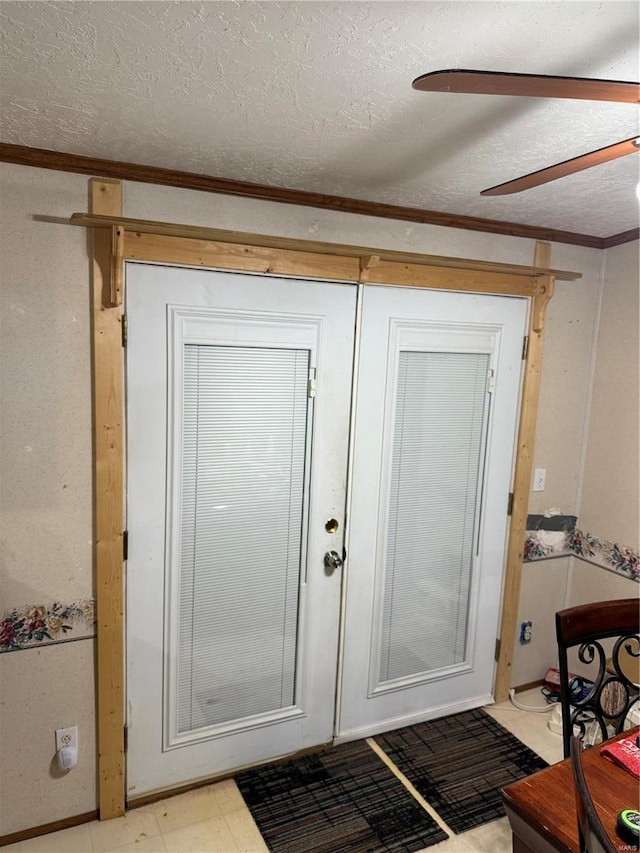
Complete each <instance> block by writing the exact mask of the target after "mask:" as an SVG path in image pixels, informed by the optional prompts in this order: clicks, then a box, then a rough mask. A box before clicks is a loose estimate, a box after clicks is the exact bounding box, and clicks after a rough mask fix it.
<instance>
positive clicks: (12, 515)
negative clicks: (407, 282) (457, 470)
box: [0, 164, 602, 835]
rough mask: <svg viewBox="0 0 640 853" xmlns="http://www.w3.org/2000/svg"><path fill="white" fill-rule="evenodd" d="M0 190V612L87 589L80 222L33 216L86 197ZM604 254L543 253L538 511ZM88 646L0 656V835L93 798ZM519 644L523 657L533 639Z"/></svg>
mask: <svg viewBox="0 0 640 853" xmlns="http://www.w3.org/2000/svg"><path fill="white" fill-rule="evenodd" d="M0 190H1V193H2V204H1V205H0V253H1V255H0V272H1V274H2V287H1V289H0V309H1V312H2V314H1V316H2V335H1V338H0V347H1V351H0V356H1V358H2V374H1V383H2V385H1V389H0V392H1V395H2V412H1V422H0V428H1V430H2V447H1V451H0V481H1V482H2V484H3V486H2V494H1V508H2V535H1V552H0V556H1V559H2V564H1V567H0V602H1V607H2V610H3V611H4V610H6V609H9V608H12V607H23V606H25V605H30V604H40V603H43V604H44V603H49V602H51V601H53V600H54V599H59V600H63V601H73V600H76V599H78V598H83V597H86V596H87V595H89V594H90V591H91V589H92V556H91V547H90V544H89V543H90V540H91V537H92V530H91V430H90V425H91V408H90V346H89V341H90V338H89V332H90V326H89V265H88V257H87V251H86V235H85V232H84V230H83V229H81V228H74V227H71V226H66V225H61V224H52V223H45V222H37V221H34V219H33V216H34V215H48V216H54V217H67V216H69V215H70V214H71V213H73V212H75V211H83V210H86V209H87V197H88V192H87V179H86V178H84V177H82V176H76V175H69V174H64V173H59V172H50V171H46V170H38V169H30V168H28V167H22V166H13V165H8V164H1V165H0ZM124 205H125V207H124V213H125V215H126V216H128V217H140V218H148V219H156V220H167V221H172V222H184V223H191V224H201V225H209V226H212V227H218V228H228V229H236V230H242V231H249V232H250V231H255V232H259V233H264V234H278V235H282V236H290V237H300V238H306V239H318V240H322V241H334V242H343V243H354V244H360V245H369V246H373V247H379V248H389V249H399V250H400V249H404V250H410V251H416V252H425V253H431V254H439V255H451V256H459V257H470V258H478V259H486V260H493V261H502V262H512V263H523V264H529V263H531V261H532V258H533V249H534V244H533V241H531V240H525V239H522V238H508V237H501V236H497V235H490V234H481V233H474V232H469V231H457V230H454V229H446V228H439V227H436V226H428V225H412V224H408V223H402V222H396V221H389V220H384V219H375V218H372V217H365V216H354V215H350V214H341V213H331V212H328V211H317V210H313V209H310V208H304V207H297V206H290V205H277V204H273V203H269V202H264V201H254V200H246V199H238V198H233V197H228V196H216V195H211V194H207V193H198V192H192V191H187V190H176V189H171V188H166V187H159V186H152V185H145V184H137V183H126V184H125V186H124ZM601 259H602V253H600V252H598V251H597V250H594V249H585V248H580V247H574V246H564V245H554V247H553V251H552V264H553V265H554V266H556V267H560V268H565V269H571V270H577V271H580V272H582V273H583V279H581V280H580V281H578V282H575V283H568V282H559V283H558V285H557V293H556V296H555V297H554V299H553V300H552V302H551V305H550V309H549V319H548V334H547V343H546V355H545V363H544V369H543V379H542V390H541V408H540V413H539V418H538V440H537V442H536V450H535V464H536V465H537V466H539V467H546V468H547V484H548V485H547V489H546V491H545V492H544V493H543V494H538V495H536V496H535V499H534V500H533V501H532V509H535V510H538V509H542V508H544V507H548V506H554V505H556V506H560V507H561V508H562V509H563V511H565V512H567V513H571V512H574V511H575V510H576V507H577V505H578V493H577V485H578V481H579V475H580V463H581V447H582V442H583V429H584V423H585V410H586V405H587V399H588V386H589V378H590V350H591V345H592V336H593V330H594V321H595V315H596V306H597V296H598V287H599V281H600V264H601ZM26 448H31V449H29V450H28V449H26ZM548 565H549V568H546V567H545V569H539V570H538V569H531V568H530V567H527V575H528V576H530V579H531V582H532V585H533V587H534V588H535V589H536V595H537V598H536V599H535V602H534V600H533V599H531V598H530V597H529V595H528V593H527V603H529V602H531V605H532V607H533V606H534V603H535V610H536V612H533V613H532V612H530V611H529V610H527V616H528V618H533V619H534V621H536V620H541V619H542V618H543V617H542V616H541V615H539V614H548V613H549V611H550V609H551V608H552V607H553V608H555V603H556V598H558V596H560V597H562V598H564V592H565V580H566V572H565V569H564V568H562V567H558V571H554V570H553V568H552V567H553V566H554V565H555V564H548ZM533 572H535V574H534V573H533ZM92 646H93V641H91V640H85V641H79V642H77V643H73V644H69V645H62V646H49V647H44V648H40V649H29V650H25V651H17V652H12V653H9V654H3V655H0V691H1V696H2V698H1V699H0V763H1V764H2V768H3V772H2V774H1V780H0V785H2V788H1V789H0V804H1V805H0V835H2V834H5V833H10V832H14V831H17V830H20V829H23V828H25V827H30V826H35V825H39V824H42V823H45V822H48V821H52V820H55V819H60V818H64V817H67V816H69V815H73V814H78V813H81V812H85V811H89V810H91V809H93V808H95V761H94V757H93V731H94V722H95V718H94V697H93V650H92ZM528 648H529V650H530V657H531V654H532V653H533V651H534V650H536V649H537V648H538V645H537V643H536V640H534V642H533V643H532V644H531V646H530V647H528ZM536 654H537V652H536ZM538 657H539V658H540V659H541V660H542V659H543V658H546V652H544V650H543V653H541V654H539V655H538ZM536 660H537V659H536ZM527 665H529V663H527ZM542 665H543V664H542V663H540V661H538V663H537V664H536V666H537V668H538V669H540V667H541V666H542ZM70 675H71V677H69V676H70ZM520 680H522V681H524V680H528V678H524V677H523V678H522V679H520ZM34 709H37V713H36V712H35V710H34ZM75 723H77V724H79V726H80V739H81V761H80V765H79V767H78V768H77V769H75V770H73V771H71V773H70V774H68V775H67V776H66V777H63V778H59V777H58V776H57V775H56V774H55V773H54V772H53V771H52V770H51V767H50V762H51V759H52V757H53V751H54V742H53V731H54V729H55V728H56V727H58V726H61V725H71V724H75Z"/></svg>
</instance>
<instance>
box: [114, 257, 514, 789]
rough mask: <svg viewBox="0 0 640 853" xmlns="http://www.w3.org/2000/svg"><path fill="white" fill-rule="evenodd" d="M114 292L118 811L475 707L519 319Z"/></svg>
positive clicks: (139, 281) (419, 303)
mask: <svg viewBox="0 0 640 853" xmlns="http://www.w3.org/2000/svg"><path fill="white" fill-rule="evenodd" d="M126 292H127V315H128V321H129V323H128V325H129V340H128V347H127V356H126V358H127V446H128V474H127V476H128V483H127V496H128V511H127V526H128V529H129V558H128V563H127V660H128V666H127V679H128V703H127V708H128V726H129V754H128V773H127V790H128V795H129V796H130V797H136V796H139V795H141V794H144V793H148V792H150V791H154V790H158V789H161V788H168V787H173V786H176V785H179V784H181V783H183V782H188V781H191V780H195V779H198V778H204V777H208V776H212V775H215V774H221V773H224V772H227V771H230V770H233V769H236V768H238V767H242V766H246V765H249V764H255V763H258V762H260V761H264V760H268V759H270V758H275V757H278V756H280V755H284V754H287V753H291V752H295V751H298V750H301V749H304V748H307V747H311V746H316V745H319V744H323V743H328V742H331V741H332V739H334V737H338V738H341V739H351V738H354V737H362V736H364V735H366V734H370V733H373V732H374V731H381V730H384V729H385V728H386V729H388V728H391V727H393V726H394V725H397V724H404V722H405V721H408V720H413V719H425V718H426V717H427V716H433V715H434V714H436V713H447V709H449V708H450V709H452V710H457V709H459V708H462V707H473V706H474V705H478V704H482V702H483V701H488V700H489V699H490V690H491V679H492V671H493V648H492V642H493V639H495V636H496V633H495V632H496V625H497V618H498V610H499V600H500V591H501V578H502V568H503V562H504V545H505V541H506V529H507V515H506V495H507V492H508V490H509V482H510V477H511V468H512V457H513V445H514V434H515V424H516V420H517V404H518V393H519V382H520V368H521V363H522V362H521V345H522V338H523V335H524V334H525V320H526V313H527V301H526V300H525V299H519V298H511V297H495V296H483V295H477V294H460V293H441V292H437V291H419V290H411V289H401V288H391V289H387V288H376V287H370V288H367V289H366V290H365V292H364V295H363V299H362V306H361V308H362V310H361V312H358V311H357V310H356V292H357V291H356V288H355V287H354V286H353V285H349V284H334V283H324V282H323V283H318V282H313V281H304V280H294V279H279V278H271V277H268V276H251V275H246V274H236V273H223V272H215V271H211V270H196V269H185V268H179V267H167V266H160V265H152V264H127V290H126ZM358 314H359V315H360V317H361V320H360V324H359V330H358V335H359V337H360V345H359V356H358V358H357V360H356V363H355V365H354V355H353V353H354V341H355V333H356V329H355V327H356V316H357V315H358ZM354 388H355V392H354V393H353V394H352V390H353V389H354ZM352 407H353V417H354V420H353V427H354V428H353V447H352V454H353V458H352V469H353V477H352V479H351V482H350V484H349V487H350V502H349V518H348V528H349V536H348V541H347V542H346V543H345V539H344V536H345V523H346V521H347V519H346V513H345V507H346V490H347V470H348V452H349V431H350V429H349V424H350V418H351V416H352ZM420 424H422V425H423V426H422V427H420V426H418V428H417V429H416V425H420ZM426 424H428V425H429V428H428V429H427V430H425V429H424V425H426ZM438 434H439V435H440V438H439V439H438V442H436V444H433V437H434V436H435V435H438ZM430 443H431V444H430ZM444 445H447V446H446V447H445V446H444ZM429 447H430V449H429ZM416 460H418V462H416ZM425 494H427V495H430V497H426V498H425V497H424V495H425ZM412 513H413V514H412ZM425 513H426V516H425ZM421 514H422V516H421ZM420 517H422V518H426V519H428V522H427V523H425V524H423V525H420V524H419V523H417V521H416V519H419V518H420ZM442 530H444V531H445V532H442ZM447 531H448V532H447ZM345 544H346V547H347V549H348V559H347V561H346V574H347V578H348V580H347V581H346V583H345V582H343V577H342V576H343V573H344V572H345V569H344V568H343V566H342V561H343V558H344V556H345V550H344V549H345ZM390 555H391V557H390ZM407 555H408V556H407ZM443 556H444V557H445V559H444V560H443V559H442V558H443ZM341 593H344V598H343V599H342V598H341ZM341 614H342V615H341ZM451 614H455V619H454V618H453V616H452V615H451ZM438 619H441V620H444V622H445V623H446V625H447V626H450V625H451V624H453V623H454V622H455V631H454V632H453V633H452V634H451V636H449V635H446V636H445V635H444V634H443V631H442V626H441V625H440V624H439V622H438ZM425 626H426V628H427V629H428V630H426V631H425ZM341 636H342V640H343V642H340V638H341ZM436 640H438V641H439V644H438V642H436ZM436 647H438V648H436ZM487 648H489V654H488V655H487V653H486V652H487ZM434 654H435V657H434V656H433V655H434ZM336 696H338V702H337V703H336ZM443 709H444V710H443Z"/></svg>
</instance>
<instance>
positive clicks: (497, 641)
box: [493, 637, 500, 662]
mask: <svg viewBox="0 0 640 853" xmlns="http://www.w3.org/2000/svg"><path fill="white" fill-rule="evenodd" d="M499 657H500V637H496V649H495V652H494V655H493V659H494V660H495V661H496V662H497V661H498V658H499Z"/></svg>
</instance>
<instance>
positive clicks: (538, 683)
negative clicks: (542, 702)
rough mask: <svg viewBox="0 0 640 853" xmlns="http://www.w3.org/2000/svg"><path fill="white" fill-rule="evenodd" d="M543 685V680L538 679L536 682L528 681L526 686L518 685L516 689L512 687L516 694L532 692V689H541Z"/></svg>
mask: <svg viewBox="0 0 640 853" xmlns="http://www.w3.org/2000/svg"><path fill="white" fill-rule="evenodd" d="M543 684H544V679H543V678H539V679H538V680H537V681H528V682H527V683H526V684H519V685H518V686H517V687H514V688H513V689H514V690H515V692H516V693H524V691H525V690H533V689H534V687H542V685H543Z"/></svg>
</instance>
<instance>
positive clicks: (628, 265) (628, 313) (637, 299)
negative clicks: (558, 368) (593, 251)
mask: <svg viewBox="0 0 640 853" xmlns="http://www.w3.org/2000/svg"><path fill="white" fill-rule="evenodd" d="M638 266H639V265H638V243H637V242H636V243H625V244H624V245H622V246H616V247H614V248H612V249H609V250H608V251H607V255H606V265H605V274H604V283H603V287H602V301H601V306H600V318H599V328H598V337H597V345H596V362H595V370H594V376H593V391H592V398H591V410H590V416H589V431H588V441H587V445H586V453H585V466H584V485H583V488H582V495H581V503H580V525H581V527H582V528H583V530H588V531H590V532H591V533H594V534H596V535H598V536H601V537H605V538H607V539H610V540H613V541H616V542H619V543H621V544H622V545H626V546H628V547H630V548H635V549H636V550H637V549H638V548H640V485H639V484H640V465H639V461H638V457H639V452H640V448H639V443H638V421H639V419H640V399H639V393H640V392H639V389H640V375H639V374H640V367H639V366H640V341H639V324H638V316H639V313H640V272H639V269H638Z"/></svg>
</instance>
